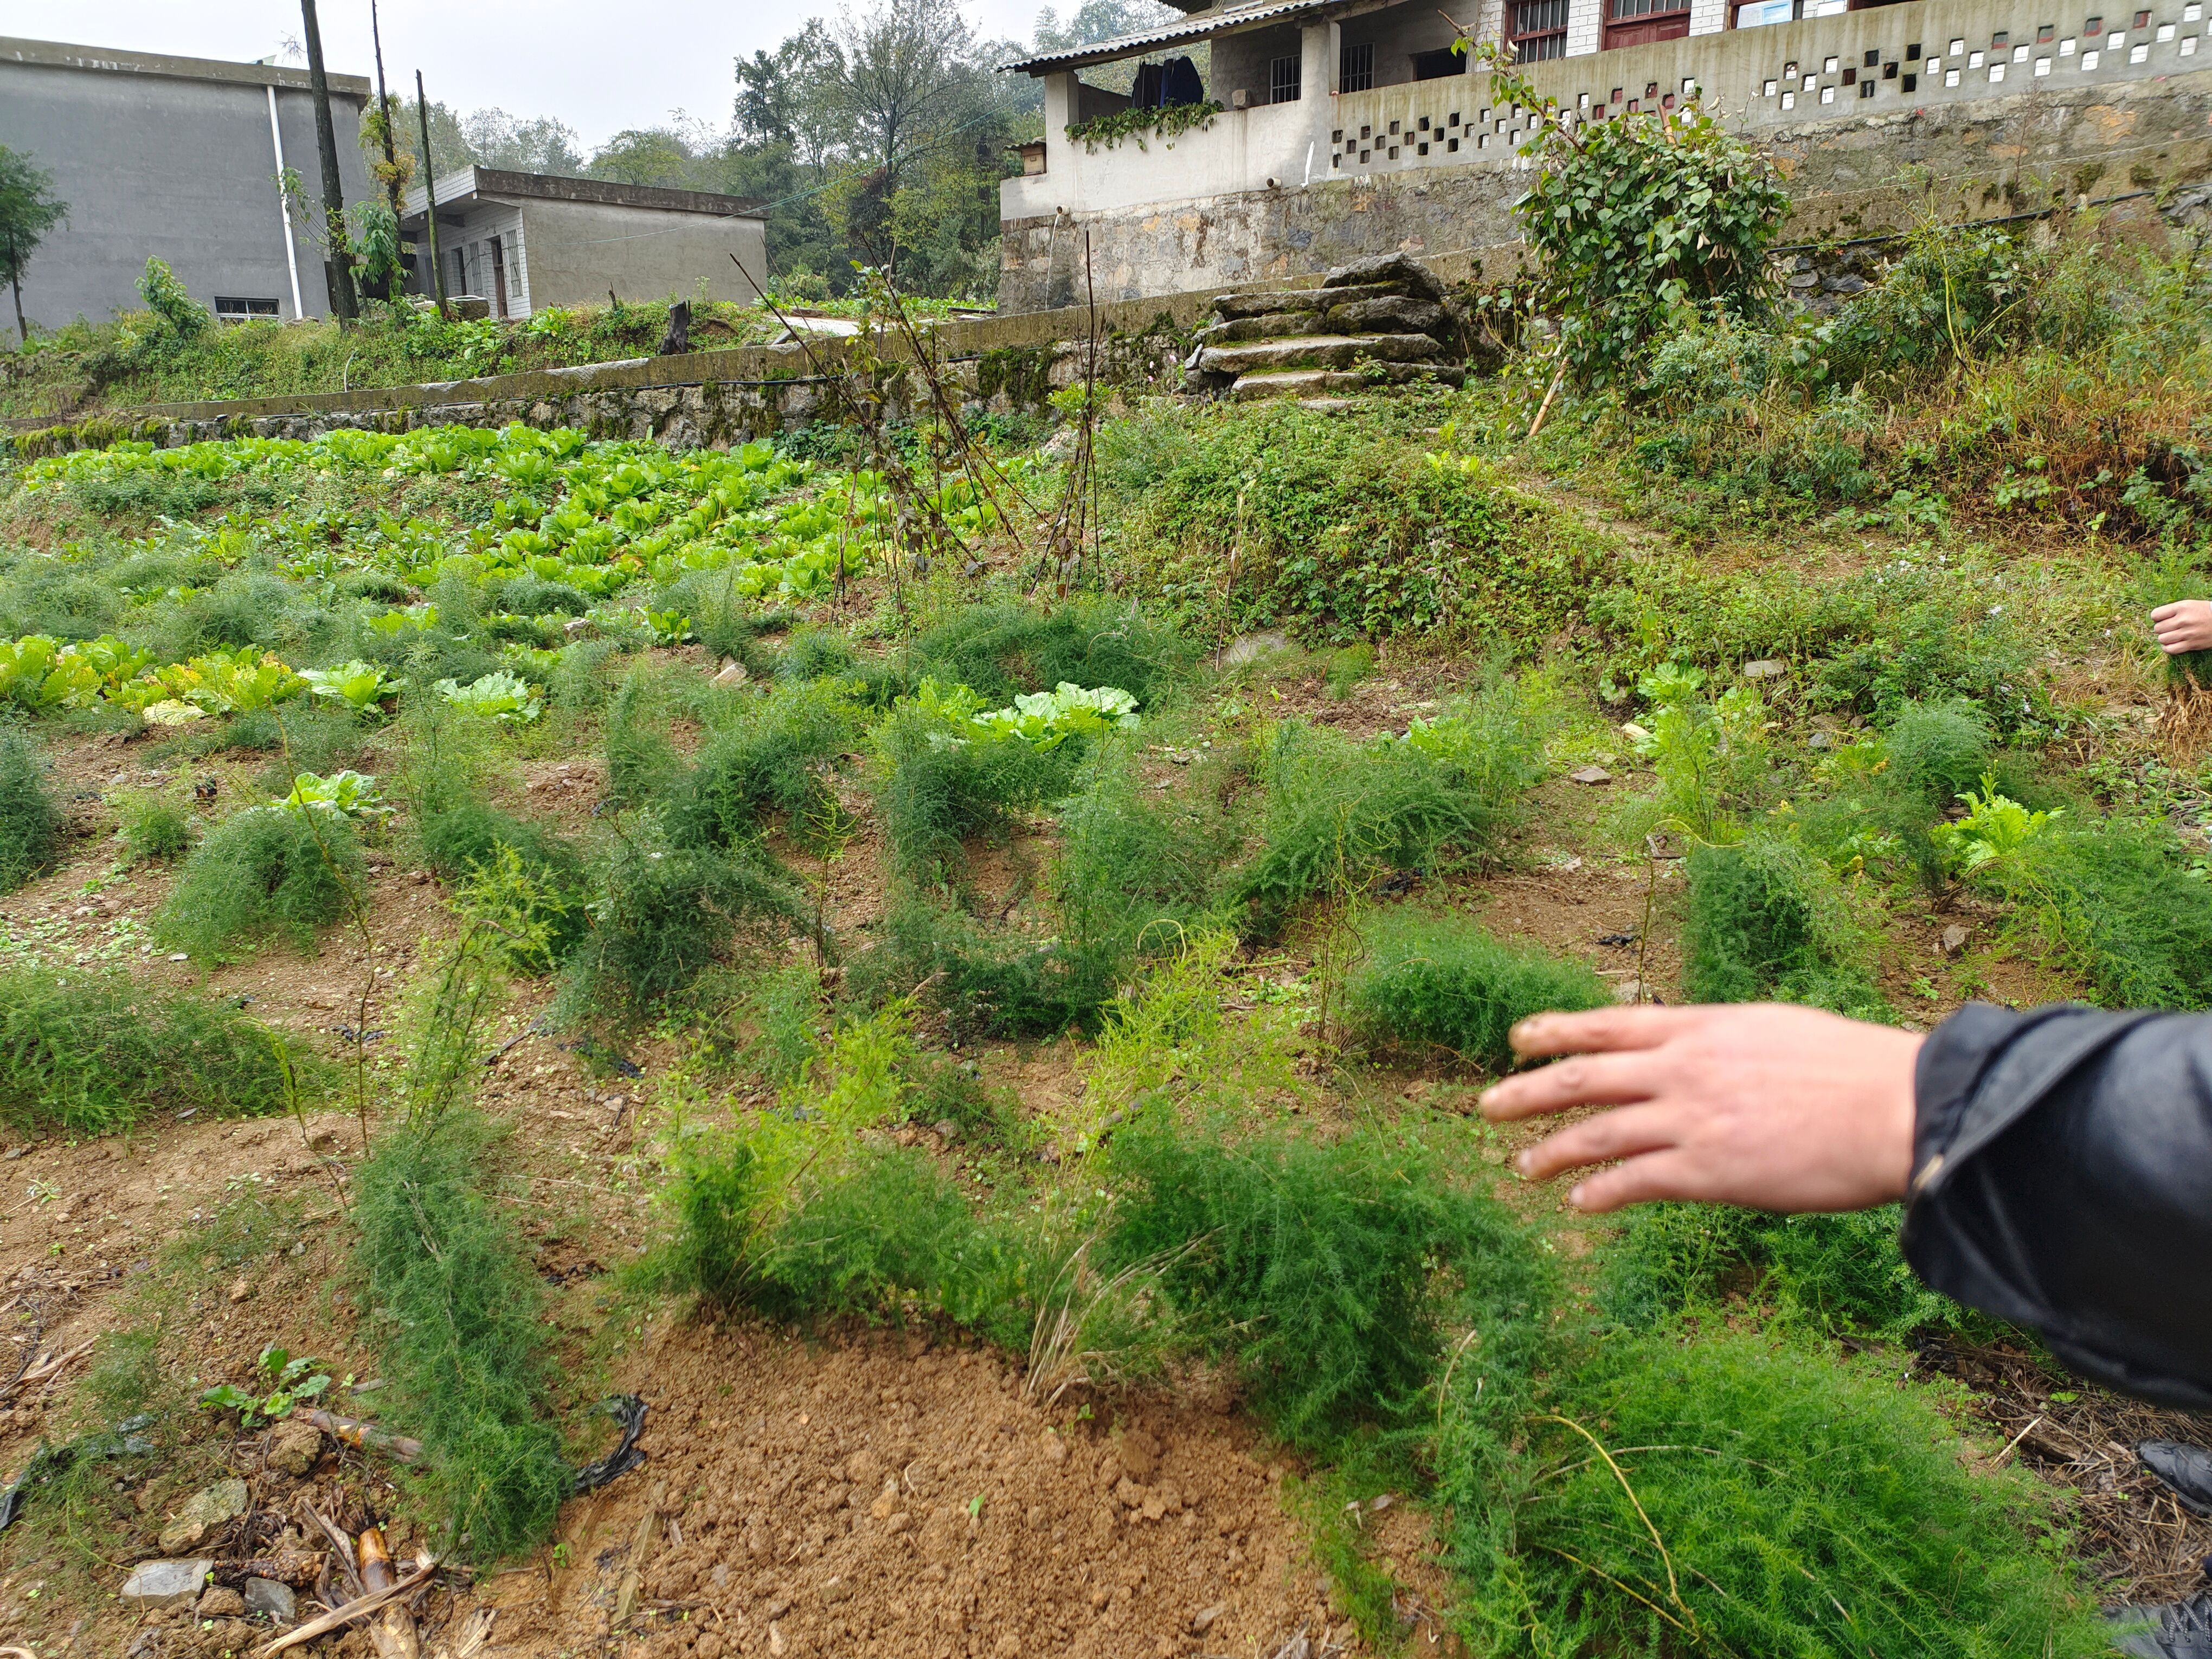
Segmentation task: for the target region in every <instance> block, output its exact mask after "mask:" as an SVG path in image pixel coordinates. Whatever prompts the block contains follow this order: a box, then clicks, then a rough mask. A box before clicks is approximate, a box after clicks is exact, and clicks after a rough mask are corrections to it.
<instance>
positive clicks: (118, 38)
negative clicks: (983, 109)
mask: <svg viewBox="0 0 2212 1659" xmlns="http://www.w3.org/2000/svg"><path fill="white" fill-rule="evenodd" d="M840 3H842V0H737V3H735V4H734V5H732V4H731V3H729V0H622V3H620V4H618V5H617V4H611V3H608V0H532V3H530V4H528V5H521V4H517V3H513V0H477V3H475V4H466V3H460V4H457V3H454V0H379V6H378V15H379V17H380V20H381V22H382V24H383V29H384V72H385V74H386V76H387V77H388V79H389V80H390V82H391V83H392V92H393V94H394V95H395V96H397V95H398V93H399V91H400V90H401V88H402V87H403V86H404V88H406V89H407V90H408V91H410V92H412V90H413V89H414V85H415V71H416V70H418V69H419V70H422V78H423V84H424V87H425V89H426V90H428V93H429V94H430V97H431V99H432V100H433V101H435V102H442V103H445V104H447V105H450V106H453V107H455V108H457V109H459V110H462V111H467V110H472V109H483V108H486V107H489V106H497V107H499V108H501V109H503V110H505V111H507V113H508V114H510V115H522V116H531V115H550V116H555V117H556V118H559V119H561V120H563V121H566V122H567V123H568V125H570V126H572V127H574V128H575V130H576V131H578V132H579V133H580V134H581V135H582V136H583V139H584V142H585V145H586V149H588V148H590V147H591V146H592V145H594V144H597V143H600V142H601V141H603V140H604V139H605V138H606V137H608V136H609V135H610V134H612V133H616V132H619V131H622V130H623V128H625V127H642V126H652V125H656V124H658V123H659V122H662V121H665V120H666V119H667V118H669V115H670V114H671V112H673V111H676V110H679V109H680V110H682V111H684V112H685V113H686V114H688V115H690V116H691V117H692V118H695V119H697V120H702V121H706V122H708V123H710V124H712V125H715V126H722V125H726V124H727V122H728V121H729V118H730V105H731V100H732V95H733V94H734V92H735V90H736V88H735V77H734V74H733V71H732V67H731V64H732V60H733V59H734V58H736V57H737V56H738V53H740V52H743V53H745V54H746V55H748V56H750V54H751V53H752V52H755V51H757V50H758V49H760V48H762V47H764V46H775V43H776V42H777V41H778V40H781V39H782V38H783V37H784V36H785V35H787V34H788V33H792V32H793V31H794V30H796V29H797V28H798V27H799V26H800V25H801V24H802V23H803V22H804V21H805V19H806V18H807V17H808V16H809V15H814V14H817V13H820V14H824V15H827V14H830V13H834V12H835V11H836V10H837V9H838V7H839V4H840ZM1041 3H1042V0H969V3H968V4H967V5H966V6H965V7H964V8H963V9H964V10H965V12H966V14H967V16H968V20H969V22H970V23H971V24H973V25H975V27H977V28H978V29H979V30H980V31H981V33H985V34H987V35H992V36H1018V37H1022V38H1026V37H1027V36H1028V34H1029V32H1030V24H1031V22H1032V21H1034V19H1035V17H1036V10H1037V7H1038V5H1039V4H1041ZM1074 3H1075V0H1064V3H1062V4H1061V5H1060V11H1061V12H1062V13H1063V14H1065V13H1066V12H1069V11H1071V10H1073V7H1074ZM317 14H318V15H319V17H320V18H321V19H322V28H323V55H324V58H325V62H326V63H327V64H329V66H330V69H331V72H332V73H333V74H340V73H343V74H354V75H374V73H375V67H376V65H375V59H374V58H373V57H372V56H371V54H370V50H369V35H368V0H320V3H319V6H318V8H317ZM8 34H12V35H21V36H27V37H28V38H30V39H32V40H64V41H69V42H70V43H72V44H76V45H82V46H117V47H123V48H125V49H129V50H136V51H139V52H174V53H178V54H179V55H182V56H185V57H191V58H231V59H234V60H238V61H241V62H248V61H251V60H252V59H254V58H265V57H267V56H269V55H270V53H272V52H282V51H283V48H284V45H285V43H286V42H287V41H291V40H298V39H299V36H300V8H299V5H298V4H297V0H226V3H224V4H222V5H213V4H209V3H207V0H183V3H179V0H0V35H8Z"/></svg>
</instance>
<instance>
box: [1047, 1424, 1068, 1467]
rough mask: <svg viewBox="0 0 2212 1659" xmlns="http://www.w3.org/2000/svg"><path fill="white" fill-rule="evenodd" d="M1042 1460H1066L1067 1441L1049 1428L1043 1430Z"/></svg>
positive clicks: (1059, 1461) (1051, 1461)
mask: <svg viewBox="0 0 2212 1659" xmlns="http://www.w3.org/2000/svg"><path fill="white" fill-rule="evenodd" d="M1044 1461H1045V1462H1048V1463H1065V1462H1067V1442H1066V1441H1065V1440H1062V1439H1061V1438H1060V1436H1059V1434H1058V1433H1057V1432H1056V1431H1054V1430H1051V1429H1047V1430H1046V1431H1044Z"/></svg>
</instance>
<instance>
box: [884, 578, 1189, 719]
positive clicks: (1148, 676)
mask: <svg viewBox="0 0 2212 1659" xmlns="http://www.w3.org/2000/svg"><path fill="white" fill-rule="evenodd" d="M1195 655H1196V653H1195V651H1194V648H1193V647H1191V646H1190V645H1189V644H1188V642H1186V641H1183V640H1182V639H1180V638H1178V637H1177V636H1176V635H1175V634H1173V633H1171V632H1170V631H1168V630H1167V629H1162V628H1160V627H1159V626H1158V625H1157V624H1156V623H1152V622H1149V621H1147V620H1146V619H1145V618H1144V617H1141V616H1140V615H1139V614H1138V613H1137V611H1135V609H1134V608H1133V607H1132V606H1128V605H1112V604H1109V603H1106V602H1103V601H1086V602H1083V603H1079V604H1076V605H1069V606H1067V607H1066V608H1065V609H1063V610H1060V611H1034V610H1031V609H1030V608H1029V607H1028V606H1025V605H971V606H969V607H968V608H967V609H965V610H963V611H959V612H958V613H957V614H956V615H954V616H952V617H950V618H948V619H946V620H945V621H944V622H941V623H937V624H935V625H934V626H933V627H930V628H927V629H923V630H922V631H921V633H920V634H919V635H916V636H915V640H914V642H913V644H912V646H911V647H909V650H908V674H909V676H910V677H911V678H912V679H913V680H914V681H915V682H917V683H918V682H919V681H920V680H921V678H924V677H933V678H936V679H937V680H939V682H940V683H942V684H948V685H965V686H968V687H969V688H970V689H971V690H974V691H975V693H976V694H977V695H978V696H981V698H982V699H983V701H984V702H985V704H986V706H998V705H1003V704H1006V703H1011V702H1012V701H1013V700H1014V698H1015V697H1016V696H1018V695H1019V694H1020V693H1022V692H1024V691H1048V690H1051V689H1052V688H1053V687H1054V686H1055V685H1058V684H1060V682H1062V681H1063V680H1065V681H1067V682H1069V683H1071V684H1076V685H1112V686H1118V687H1120V688H1121V690H1124V691H1127V692H1129V693H1131V694H1132V695H1133V696H1135V697H1136V699H1137V701H1138V702H1140V703H1144V704H1147V705H1149V704H1150V703H1151V702H1153V701H1154V699H1155V697H1156V696H1157V694H1158V691H1159V690H1160V689H1161V688H1162V687H1164V685H1165V684H1167V683H1168V681H1169V680H1170V679H1171V678H1173V677H1174V676H1175V675H1176V673H1177V672H1179V671H1181V670H1182V669H1183V668H1185V667H1187V666H1188V665H1189V664H1190V663H1191V661H1192V660H1193V659H1194V657H1195Z"/></svg>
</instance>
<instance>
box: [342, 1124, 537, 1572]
mask: <svg viewBox="0 0 2212 1659" xmlns="http://www.w3.org/2000/svg"><path fill="white" fill-rule="evenodd" d="M489 1141H490V1132H489V1129H488V1127H486V1126H485V1125H484V1124H483V1123H482V1122H481V1121H477V1120H475V1119H473V1118H471V1117H470V1116H469V1115H466V1114H465V1113H457V1114H454V1115H451V1116H448V1117H447V1119H446V1120H445V1121H444V1122H443V1123H442V1124H441V1126H440V1127H438V1129H437V1132H436V1133H428V1132H425V1131H422V1130H408V1131H404V1132H401V1133H393V1134H390V1135H387V1136H386V1137H384V1138H383V1139H381V1140H380V1141H379V1142H378V1144H377V1146H376V1147H375V1148H374V1151H373V1152H371V1153H370V1155H369V1156H368V1158H365V1159H363V1160H362V1163H361V1164H359V1165H358V1166H357V1167H356V1170H355V1188H356V1195H355V1200H354V1219H355V1222H356V1225H357V1226H358V1227H359V1228H360V1230H361V1237H360V1242H359V1243H357V1244H356V1246H355V1250H354V1258H353V1259H354V1265H355V1267H356V1271H357V1272H358V1273H360V1275H361V1278H362V1293H363V1299H364V1303H365V1305H366V1306H368V1308H370V1309H372V1310H374V1316H373V1317H372V1318H371V1319H370V1320H369V1321H368V1322H367V1327H366V1334H367V1336H368V1340H369V1341H370V1343H371V1344H372V1345H373V1346H374V1348H375V1350H376V1352H377V1356H378V1361H379V1364H380V1369H381V1370H382V1372H383V1375H384V1376H385V1378H386V1381H387V1382H388V1383H389V1384H390V1385H391V1389H392V1395H391V1407H392V1419H393V1420H394V1422H395V1423H396V1424H397V1425H399V1426H403V1427H404V1428H405V1429H406V1430H407V1431H409V1432H410V1433H412V1434H414V1435H415V1436H416V1437H417V1438H419V1439H420V1440H421V1441H422V1447H423V1454H424V1458H425V1462H426V1464H427V1468H428V1481H429V1486H430V1489H431V1491H432V1492H433V1493H434V1494H435V1498H436V1499H437V1501H438V1504H439V1505H440V1507H441V1510H443V1512H444V1517H445V1522H446V1527H447V1532H448V1534H450V1537H451V1539H452V1541H453V1543H454V1544H456V1545H457V1546H459V1547H460V1548H461V1549H462V1550H463V1551H464V1552H465V1553H467V1554H468V1555H470V1556H472V1557H474V1558H475V1559H480V1560H492V1559H498V1558H500V1557H502V1556H508V1555H514V1554H517V1553H520V1552H522V1551H524V1550H526V1549H529V1548H532V1547H534V1546H536V1545H538V1544H540V1543H543V1542H544V1541H545V1540H546V1539H547V1538H549V1537H550V1536H551V1534H552V1530H553V1521H554V1516H555V1514H556V1511H557V1510H558V1509H559V1508H560V1504H561V1500H562V1498H563V1497H565V1496H566V1495H567V1492H568V1479H569V1477H568V1468H567V1466H566V1465H565V1464H564V1463H563V1462H562V1459H561V1434H560V1431H559V1429H558V1428H557V1427H556V1425H555V1424H554V1423H553V1422H552V1420H551V1419H550V1389H551V1386H552V1382H553V1373H552V1362H551V1358H550V1355H549V1354H548V1353H547V1352H546V1341H545V1327H544V1324H543V1323H542V1322H540V1320H539V1317H538V1312H539V1308H540V1306H541V1304H542V1302H543V1299H544V1292H543V1291H542V1290H541V1288H540V1286H539V1285H538V1278H537V1275H536V1274H535V1273H532V1271H531V1268H530V1261H529V1258H528V1256H527V1255H526V1253H525V1251H524V1250H523V1249H522V1246H521V1239H520V1236H519V1235H518V1234H517V1232H516V1231H515V1229H514V1226H513V1222H512V1221H511V1220H510V1219H509V1218H508V1217H507V1215H506V1214H504V1213H503V1212H502V1211H501V1207H500V1206H499V1205H498V1204H497V1203H496V1202H495V1199H494V1197H493V1195H492V1194H491V1193H490V1191H489V1190H488V1188H487V1187H486V1186H485V1184H484V1182H483V1176H482V1174H481V1171H482V1170H483V1167H484V1165H485V1161H486V1155H487V1152H488V1150H489Z"/></svg>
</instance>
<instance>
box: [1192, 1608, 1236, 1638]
mask: <svg viewBox="0 0 2212 1659" xmlns="http://www.w3.org/2000/svg"><path fill="white" fill-rule="evenodd" d="M1228 1611H1229V1603H1228V1602H1226V1601H1216V1602H1215V1603H1214V1604H1213V1605H1212V1607H1200V1609H1199V1610H1198V1611H1197V1612H1196V1613H1193V1614H1191V1616H1190V1633H1191V1634H1192V1635H1193V1636H1203V1635H1205V1634H1206V1632H1207V1631H1209V1630H1211V1629H1212V1627H1213V1621H1214V1620H1217V1619H1218V1618H1220V1617H1221V1615H1222V1614H1223V1613H1226V1612H1228Z"/></svg>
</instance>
